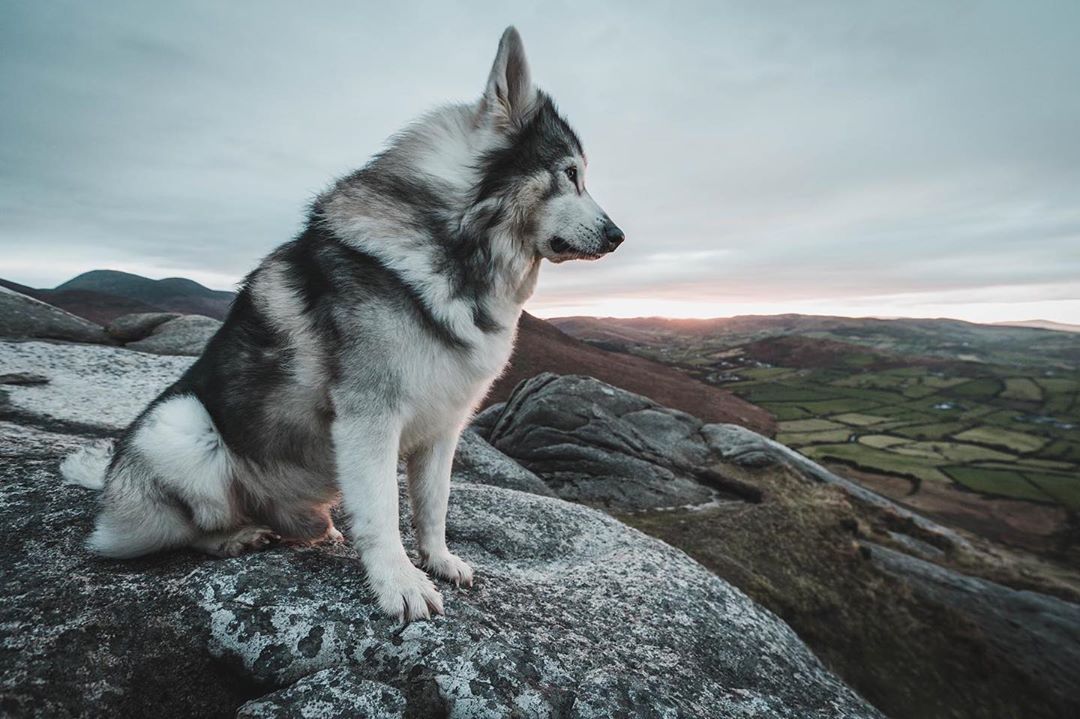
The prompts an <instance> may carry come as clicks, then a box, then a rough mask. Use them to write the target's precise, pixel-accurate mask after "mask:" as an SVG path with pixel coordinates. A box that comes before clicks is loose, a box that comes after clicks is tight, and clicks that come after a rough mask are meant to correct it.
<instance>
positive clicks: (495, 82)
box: [480, 25, 537, 129]
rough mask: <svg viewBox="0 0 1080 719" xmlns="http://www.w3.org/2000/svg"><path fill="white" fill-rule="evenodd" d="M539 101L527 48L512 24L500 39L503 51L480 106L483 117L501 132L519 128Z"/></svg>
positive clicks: (496, 59) (497, 54)
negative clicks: (527, 57)
mask: <svg viewBox="0 0 1080 719" xmlns="http://www.w3.org/2000/svg"><path fill="white" fill-rule="evenodd" d="M536 99H537V92H536V88H535V87H533V84H532V74H531V73H530V72H529V61H528V60H527V59H526V58H525V45H524V44H523V43H522V42H521V35H520V34H518V31H517V28H515V27H514V26H512V25H511V26H510V27H508V28H506V30H505V32H503V34H502V39H501V40H499V51H498V53H496V55H495V63H494V64H493V65H492V66H491V75H489V76H488V82H487V89H485V90H484V99H483V100H482V101H481V103H480V115H481V117H482V118H483V119H485V120H486V121H488V122H490V123H492V124H493V125H494V126H495V127H498V128H500V129H514V128H519V127H521V126H522V125H524V124H525V123H526V122H527V121H528V119H529V117H530V116H531V114H532V112H533V109H534V108H535V105H536Z"/></svg>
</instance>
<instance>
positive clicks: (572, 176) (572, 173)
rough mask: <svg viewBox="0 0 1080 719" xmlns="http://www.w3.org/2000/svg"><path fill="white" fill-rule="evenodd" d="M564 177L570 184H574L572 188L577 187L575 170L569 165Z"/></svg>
mask: <svg viewBox="0 0 1080 719" xmlns="http://www.w3.org/2000/svg"><path fill="white" fill-rule="evenodd" d="M566 176H567V177H569V178H570V182H572V183H574V187H577V168H576V167H574V166H573V165H570V167H568V168H566Z"/></svg>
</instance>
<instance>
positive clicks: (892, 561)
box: [869, 545, 1080, 716]
mask: <svg viewBox="0 0 1080 719" xmlns="http://www.w3.org/2000/svg"><path fill="white" fill-rule="evenodd" d="M869 546H870V550H871V555H872V556H873V557H874V559H875V560H876V561H877V562H878V563H879V565H880V566H883V567H885V568H886V569H887V570H888V571H890V572H891V573H893V574H895V575H896V576H898V577H901V578H903V579H904V580H905V581H907V582H908V583H910V584H911V585H912V586H914V587H915V590H916V591H918V592H922V593H924V594H926V595H928V596H929V597H930V598H931V599H933V600H935V601H938V602H941V603H942V604H944V605H946V606H949V607H952V608H953V609H957V610H959V611H961V612H963V614H964V616H966V617H967V618H968V619H970V620H972V621H973V622H974V623H975V624H976V625H977V626H978V627H979V628H980V629H981V630H982V632H983V635H984V636H985V637H986V638H987V639H988V640H989V641H990V643H992V644H994V645H995V646H996V647H997V649H998V651H1000V652H1002V653H1004V654H1007V655H1009V656H1011V657H1013V658H1014V659H1015V660H1016V661H1017V662H1018V663H1019V664H1020V665H1021V666H1022V667H1023V668H1024V669H1025V670H1026V671H1027V672H1028V673H1029V674H1030V675H1031V676H1034V677H1039V679H1040V683H1041V684H1043V685H1044V686H1045V688H1046V690H1047V691H1049V692H1053V693H1054V694H1056V695H1057V696H1055V697H1054V700H1055V701H1056V702H1057V703H1058V704H1059V705H1060V706H1063V707H1065V706H1070V705H1071V707H1072V712H1076V711H1078V710H1080V672H1077V671H1076V668H1077V667H1080V606H1077V605H1076V604H1072V603H1070V602H1063V601H1061V600H1060V599H1056V598H1054V597H1048V596H1046V595H1044V594H1039V593H1037V592H1028V591H1017V590H1015V589H1010V588H1009V587H1005V586H1002V585H1000V584H997V583H995V582H989V581H986V580H984V579H979V578H978V577H970V576H966V575H963V574H959V573H957V572H952V571H949V570H948V569H945V568H943V567H941V566H938V565H937V564H934V563H933V562H928V561H926V560H924V559H919V558H917V557H912V556H909V555H907V554H902V553H901V552H897V551H894V550H891V549H889V548H887V547H881V546H877V545H869ZM1073 716H1075V714H1073Z"/></svg>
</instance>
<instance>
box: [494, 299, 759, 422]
mask: <svg viewBox="0 0 1080 719" xmlns="http://www.w3.org/2000/svg"><path fill="white" fill-rule="evenodd" d="M541 372H552V373H554V374H582V375H589V376H590V377H595V378H597V379H599V380H602V381H604V382H607V383H608V384H612V385H614V386H616V387H620V388H622V389H625V390H627V391H630V392H634V393H636V394H641V395H644V396H646V397H648V398H650V399H652V400H653V401H655V402H658V403H659V404H662V405H665V406H668V407H674V408H676V409H679V410H682V411H683V412H686V413H688V414H692V415H694V416H695V417H698V418H700V419H703V420H705V421H706V422H731V423H734V424H738V425H742V426H743V427H749V428H750V429H753V430H754V431H756V432H760V433H762V434H767V435H769V436H772V435H773V434H774V433H775V432H776V424H775V422H773V419H772V417H771V416H770V415H769V413H768V412H766V411H765V410H763V409H761V408H760V407H755V406H754V405H752V404H750V403H749V402H746V401H744V400H741V399H739V398H738V397H736V396H735V395H733V394H731V393H730V392H728V391H726V390H721V389H718V388H716V387H710V386H709V385H707V384H703V383H701V382H698V381H696V380H694V379H692V378H690V377H687V376H686V375H685V374H683V373H682V372H679V371H678V370H675V369H672V368H671V367H667V366H665V365H663V364H661V363H659V362H655V361H652V360H648V359H645V358H643V357H634V356H631V355H627V354H619V353H614V352H608V351H605V350H603V349H600V348H597V347H591V346H589V345H588V344H586V343H584V342H582V341H580V340H576V339H574V338H573V337H570V336H569V335H567V334H565V333H564V332H562V331H560V330H559V329H558V328H556V327H554V326H553V325H551V324H549V323H548V322H545V321H544V320H541V319H539V318H537V317H533V316H532V315H530V314H528V313H527V312H526V313H523V314H522V316H521V322H520V324H519V325H518V339H517V346H516V347H515V349H514V355H513V357H512V358H511V360H510V366H509V368H508V369H507V370H506V372H505V373H504V374H503V376H502V377H500V378H499V380H498V381H497V382H496V383H495V385H494V387H492V390H491V393H490V394H489V395H488V398H487V401H486V404H488V405H490V404H493V403H495V402H502V401H504V400H506V398H507V397H509V395H510V392H511V391H513V389H514V387H515V386H516V385H517V384H518V382H521V381H522V380H526V379H529V378H530V377H534V376H536V375H538V374H540V373H541Z"/></svg>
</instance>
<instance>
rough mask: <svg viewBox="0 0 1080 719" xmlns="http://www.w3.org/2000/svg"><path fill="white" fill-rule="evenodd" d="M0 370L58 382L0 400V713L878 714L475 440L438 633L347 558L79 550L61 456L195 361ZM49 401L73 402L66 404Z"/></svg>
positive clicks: (462, 481) (764, 623) (746, 609)
mask: <svg viewBox="0 0 1080 719" xmlns="http://www.w3.org/2000/svg"><path fill="white" fill-rule="evenodd" d="M88 349H94V350H95V351H96V352H97V353H99V354H100V355H101V356H100V357H99V358H97V359H95V358H94V357H92V356H88V353H87V352H86V350H88ZM0 358H2V359H3V360H4V361H6V362H8V361H12V360H14V361H13V362H12V363H13V364H24V363H30V362H37V363H38V364H43V365H47V366H48V370H49V372H50V375H52V376H54V377H55V378H56V379H55V381H54V382H52V383H50V384H49V385H44V386H40V387H23V388H13V390H12V392H16V391H17V392H18V395H17V396H16V397H14V398H13V399H14V402H13V403H12V405H11V407H9V408H7V409H4V408H0V411H3V413H4V415H10V412H9V411H8V410H10V409H11V408H14V409H15V410H16V411H17V417H16V419H17V420H18V424H5V423H3V422H2V421H0V455H2V456H3V457H4V458H5V461H4V462H3V463H2V465H0V527H2V528H3V529H2V530H0V580H2V581H3V585H4V588H5V600H4V602H2V603H0V627H2V629H0V657H2V659H0V696H2V702H3V704H2V707H3V713H4V715H5V716H13V717H18V716H31V715H32V716H43V715H47V716H57V715H60V716H64V715H75V714H85V713H86V712H87V711H88V709H89V708H90V707H92V708H93V712H94V713H95V714H100V715H110V716H145V715H153V716H158V717H174V716H175V717H181V716H183V717H187V716H226V715H233V714H235V713H236V712H237V711H239V712H240V715H241V716H305V717H306V716H349V717H351V716H367V715H372V716H399V715H408V716H470V717H503V716H532V717H549V716H559V717H601V716H603V717H607V716H643V717H644V716H648V717H653V716H665V715H668V716H687V717H695V716H698V717H714V716H745V717H805V716H815V717H877V716H880V715H879V714H878V713H877V712H876V711H875V710H874V709H872V708H871V707H869V706H868V705H867V704H866V703H865V702H863V701H862V700H861V699H859V698H858V697H857V696H856V695H855V694H854V693H853V692H851V691H850V690H849V689H847V688H846V687H845V686H844V685H843V684H842V683H841V682H840V681H839V680H837V679H836V678H835V677H834V676H833V675H831V674H830V673H829V672H828V671H827V670H825V669H824V668H823V667H822V665H821V664H820V662H818V660H817V659H816V658H814V656H813V655H812V654H811V653H810V651H809V650H808V649H807V648H806V647H805V645H803V643H802V642H801V641H800V640H799V639H798V638H797V637H796V636H795V635H794V633H793V632H792V631H791V630H790V629H789V628H788V627H787V626H786V625H785V624H784V623H783V622H781V621H780V620H779V619H777V618H776V617H775V616H774V615H772V614H770V613H769V612H767V611H764V610H763V609H761V608H760V607H758V606H756V605H755V604H754V603H753V602H752V601H750V600H749V599H748V598H747V597H746V596H745V595H743V594H742V593H741V592H739V591H738V590H736V589H734V588H732V587H731V586H730V585H728V584H727V583H725V582H723V581H721V580H720V579H718V578H717V577H716V576H714V575H713V574H711V573H709V572H708V571H706V570H705V569H704V568H702V567H701V566H700V565H698V564H697V563H696V562H694V561H693V560H691V559H690V558H688V557H687V556H686V555H685V554H683V553H682V552H680V551H678V550H675V549H672V548H671V547H669V546H668V545H666V544H663V543H662V542H660V541H658V540H655V539H651V538H648V537H646V536H645V535H642V534H641V533H639V532H637V531H635V530H632V529H630V528H628V527H626V526H625V525H623V524H621V523H619V522H617V521H616V520H614V519H612V518H611V517H608V516H607V515H604V514H602V513H600V512H597V511H595V510H592V509H589V508H587V507H582V506H578V505H573V504H569V503H566V502H563V501H561V500H558V499H554V498H550V497H543V496H536V494H533V493H529V492H523V491H515V490H511V489H503V488H501V487H498V486H492V485H500V484H504V485H507V486H514V487H519V488H526V489H528V488H529V487H530V486H531V487H532V489H534V490H536V491H541V492H542V491H543V489H542V485H536V482H538V481H539V480H537V479H536V478H535V477H534V476H533V475H531V474H530V473H528V472H527V471H526V470H523V469H521V468H520V467H518V466H517V465H515V464H514V463H513V462H511V461H510V460H509V459H507V458H506V457H505V456H502V455H501V454H500V453H499V452H497V450H495V449H493V448H491V447H490V446H487V445H485V444H484V443H483V440H482V439H480V438H479V437H478V436H476V435H475V434H473V433H467V434H466V437H465V439H464V440H463V442H462V446H463V447H464V452H463V455H462V457H461V458H460V459H459V462H458V468H457V469H456V470H455V483H454V486H453V488H452V491H451V499H450V514H449V517H448V537H449V541H450V544H451V545H452V547H453V548H454V549H455V551H457V552H459V553H460V554H461V555H462V556H464V557H466V558H467V559H468V560H469V561H471V562H472V563H473V566H474V567H475V568H476V570H477V576H478V579H477V582H476V585H475V586H474V587H473V588H472V589H470V590H462V589H456V588H454V587H453V586H447V585H443V586H442V587H441V588H442V590H443V592H444V595H445V599H446V607H447V615H446V616H445V617H440V618H437V619H436V620H434V621H431V622H417V623H414V624H411V625H408V626H404V627H403V626H399V625H397V624H395V623H394V622H393V621H392V620H390V619H388V618H386V617H383V616H382V615H381V614H380V613H379V612H378V611H377V610H376V608H375V605H374V603H373V601H372V598H371V597H370V595H369V594H368V591H367V589H366V586H365V581H364V576H363V571H362V569H361V567H360V564H359V559H358V557H357V555H356V553H355V552H354V551H353V550H352V549H351V548H350V547H347V546H343V545H324V546H319V547H310V548H289V547H276V548H273V549H271V550H269V551H265V552H261V553H257V554H251V555H247V556H243V557H238V558H234V559H224V560H213V559H208V558H206V557H203V556H201V555H197V554H194V553H191V552H173V553H169V554H164V555H160V556H156V557H149V558H144V559H139V560H134V561H130V562H109V561H102V560H99V559H95V558H93V557H91V556H89V555H88V554H87V553H86V551H85V550H84V548H83V542H84V541H85V538H86V536H87V533H88V532H89V530H90V527H91V524H92V518H93V513H94V510H95V507H96V504H97V501H98V497H97V495H96V494H95V493H93V492H90V491H86V490H82V489H79V488H75V487H68V486H63V485H61V484H60V479H59V477H58V476H57V472H56V467H57V463H58V461H59V459H60V458H61V457H62V456H64V455H65V454H66V453H68V452H70V451H71V450H72V449H73V448H74V447H76V446H82V445H85V444H87V443H90V442H92V441H93V438H94V437H95V436H98V435H95V434H92V433H91V430H92V429H93V430H96V431H97V432H99V433H100V432H114V431H115V429H116V428H117V427H122V426H123V425H124V424H126V422H128V421H130V419H131V418H132V417H133V416H134V414H135V413H137V412H138V411H139V410H141V408H142V406H143V405H144V404H145V402H147V401H149V399H151V398H152V397H153V395H154V394H155V393H156V392H157V391H158V390H159V389H160V387H161V386H163V385H164V384H167V383H168V382H169V381H171V380H172V379H175V377H176V376H178V375H179V374H180V372H182V371H183V369H184V368H185V367H186V366H187V364H189V363H190V361H191V360H190V359H188V358H179V357H154V356H151V355H141V354H138V353H132V352H128V351H126V350H121V349H113V348H87V347H83V346H77V345H48V344H45V343H0ZM123 358H129V359H130V361H129V362H127V363H126V364H124V366H123V367H122V368H120V369H118V368H117V366H116V365H117V363H118V362H119V363H122V364H123V362H122V361H123ZM79 382H82V383H83V384H85V385H86V386H85V387H82V388H80V387H78V386H77V385H78V383H79ZM57 387H62V388H66V389H67V391H69V392H70V393H71V394H72V395H73V396H74V397H77V398H78V399H77V400H76V401H72V402H69V403H67V404H66V405H64V404H62V403H61V402H60V401H59V398H57V397H55V396H52V395H49V394H48V393H49V392H52V391H55V389H56V388H57ZM94 388H96V394H95V392H94ZM39 408H40V410H41V411H39ZM0 420H2V417H0ZM43 425H44V426H48V427H55V429H54V430H52V431H49V430H46V429H42V428H41V427H42V426H43ZM485 473H494V474H498V475H500V476H488V477H483V476H482V475H484V474H485ZM481 480H486V483H481ZM406 507H407V504H406V503H405V502H403V503H402V508H403V515H402V522H401V525H402V530H403V533H404V536H405V539H406V546H407V547H408V548H409V550H410V551H413V549H414V547H413V542H412V538H411V533H410V530H409V522H408V513H407V509H406ZM343 528H346V527H343ZM379 712H382V714H380V713H379ZM368 713H370V714H368Z"/></svg>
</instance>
